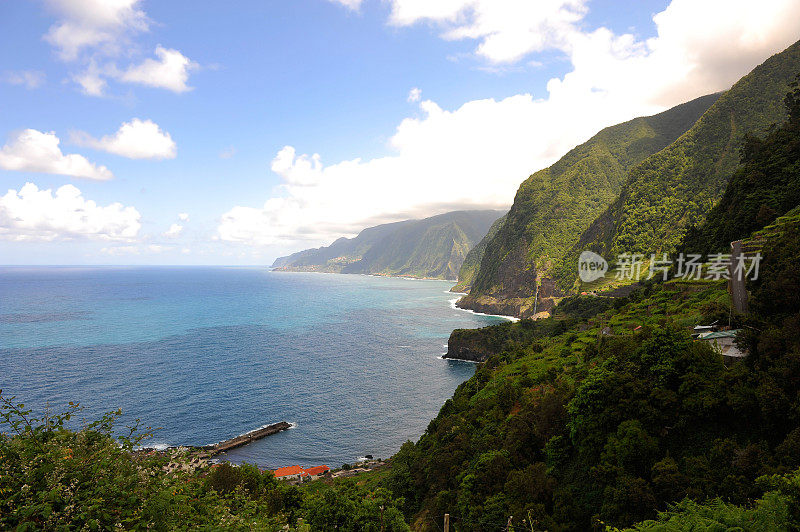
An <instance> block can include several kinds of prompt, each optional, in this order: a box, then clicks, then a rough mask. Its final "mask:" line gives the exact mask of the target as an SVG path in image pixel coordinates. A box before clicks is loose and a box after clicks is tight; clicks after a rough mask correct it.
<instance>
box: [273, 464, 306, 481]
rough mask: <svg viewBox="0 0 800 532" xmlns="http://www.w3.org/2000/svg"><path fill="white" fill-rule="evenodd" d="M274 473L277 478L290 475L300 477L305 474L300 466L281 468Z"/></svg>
mask: <svg viewBox="0 0 800 532" xmlns="http://www.w3.org/2000/svg"><path fill="white" fill-rule="evenodd" d="M273 473H274V474H275V477H276V478H281V477H288V476H290V475H300V474H301V473H303V468H302V467H300V466H299V465H293V466H288V467H279V468H278V469H276V470H275V471H273Z"/></svg>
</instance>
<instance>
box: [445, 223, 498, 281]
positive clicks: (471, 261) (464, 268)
mask: <svg viewBox="0 0 800 532" xmlns="http://www.w3.org/2000/svg"><path fill="white" fill-rule="evenodd" d="M505 221H506V217H505V215H504V216H501V217H500V218H498V219H497V220H495V222H494V223H493V224H492V226H491V227H490V228H489V232H488V233H486V236H484V237H483V238H481V241H480V242H478V243H477V244H475V247H473V248H472V249H471V250H469V253H467V256H466V257H464V262H463V264H461V268H460V269H459V270H458V282H457V283H456V285H455V286H454V287H453V288H451V289H450V291H451V292H469V290H470V288H472V283H473V282H475V276H476V275H478V268H480V266H481V261H482V260H483V255H484V254H485V253H486V245H487V244H488V243H489V241H490V240H491V239H492V238H494V235H496V234H497V232H498V231H499V230H500V227H501V226H502V225H503V223H505Z"/></svg>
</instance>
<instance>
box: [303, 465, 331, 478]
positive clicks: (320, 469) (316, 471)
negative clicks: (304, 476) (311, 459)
mask: <svg viewBox="0 0 800 532" xmlns="http://www.w3.org/2000/svg"><path fill="white" fill-rule="evenodd" d="M330 470H331V468H330V467H328V466H326V465H320V466H316V467H309V468H307V469H306V470H305V471H306V473H308V474H309V475H311V476H317V475H321V474H323V473H325V472H326V471H330Z"/></svg>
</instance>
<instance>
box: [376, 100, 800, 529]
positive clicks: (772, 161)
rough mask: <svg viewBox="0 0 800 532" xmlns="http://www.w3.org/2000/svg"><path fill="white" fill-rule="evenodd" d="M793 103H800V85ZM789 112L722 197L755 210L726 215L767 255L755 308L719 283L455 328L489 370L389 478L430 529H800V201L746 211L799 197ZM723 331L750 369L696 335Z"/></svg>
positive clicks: (674, 286) (753, 295)
mask: <svg viewBox="0 0 800 532" xmlns="http://www.w3.org/2000/svg"><path fill="white" fill-rule="evenodd" d="M787 103H788V104H789V108H790V110H792V109H800V107H795V105H796V104H798V103H800V92H794V94H793V95H792V96H790V97H789V98H787ZM790 115H791V116H792V118H791V119H790V120H789V121H788V122H787V123H785V124H783V125H782V126H780V127H778V128H776V129H772V132H771V133H770V134H769V135H768V136H767V138H765V139H764V140H763V141H760V144H759V146H760V148H762V149H766V151H761V150H760V149H758V150H756V151H754V152H753V153H751V154H749V155H748V154H747V153H746V154H745V157H744V158H743V160H742V163H741V165H740V166H739V168H738V169H737V170H736V173H735V174H734V175H735V176H736V177H735V178H734V179H732V180H731V181H730V183H729V184H728V186H727V188H726V191H725V195H724V196H723V197H725V198H728V200H727V201H729V202H732V203H737V202H739V203H741V204H742V205H750V207H748V208H740V209H727V208H726V209H720V210H719V211H718V213H719V215H720V216H722V217H724V218H725V220H726V223H727V224H728V227H730V228H733V229H731V231H733V232H732V233H731V235H733V237H734V238H736V239H743V240H744V241H745V245H746V246H748V247H751V249H752V247H753V246H757V248H758V249H760V252H761V253H762V256H763V260H762V261H761V269H760V273H759V275H758V276H755V277H749V278H748V281H747V288H748V292H749V293H750V314H749V315H740V314H736V313H734V312H731V298H730V295H729V293H728V291H727V283H726V281H725V280H717V281H709V280H684V279H672V280H669V281H667V282H662V281H660V280H659V279H658V278H657V277H656V278H655V279H653V280H649V281H646V282H645V283H644V285H643V286H640V287H638V288H636V289H635V290H634V291H633V292H632V293H631V294H630V295H629V296H628V297H625V298H616V299H615V298H608V297H584V296H572V297H569V298H566V299H564V300H562V301H561V302H560V304H559V305H558V306H557V307H556V309H555V312H554V315H553V316H551V317H549V318H547V319H543V320H537V321H532V320H521V321H519V322H517V323H505V324H502V325H498V326H493V327H486V328H483V329H471V330H456V331H453V334H452V335H451V337H450V341H449V342H448V355H449V356H451V357H453V358H463V359H468V360H475V361H484V362H483V363H482V364H481V365H480V366H478V369H477V370H476V372H475V375H474V376H473V377H472V378H471V379H470V380H468V381H467V382H465V383H464V384H462V385H461V386H459V388H458V389H457V390H456V392H455V394H454V395H453V398H452V399H450V400H448V401H447V402H446V403H445V405H444V406H443V407H442V409H441V411H440V412H439V415H438V417H437V418H436V419H434V420H433V421H432V422H431V423H430V425H429V426H428V428H427V430H426V432H425V433H424V434H423V436H422V437H421V438H420V440H419V441H418V442H417V443H416V444H413V443H411V442H408V443H406V444H405V445H404V446H403V448H402V449H401V450H400V452H399V453H398V454H397V455H395V456H394V457H393V459H392V463H393V467H392V472H391V477H390V479H389V481H388V485H389V486H390V487H391V489H392V490H393V491H394V493H395V495H396V496H398V497H403V499H404V501H405V503H406V506H405V509H404V511H405V512H406V513H407V515H409V516H414V517H416V521H415V523H418V524H420V525H421V526H419V528H420V529H422V530H435V526H432V525H428V524H427V521H429V520H430V519H429V518H430V516H438V515H441V514H442V513H445V512H447V513H450V515H451V518H453V519H455V520H457V522H459V523H463V524H464V526H463V528H462V529H463V530H482V529H483V527H484V526H485V523H487V522H491V523H495V522H499V523H502V522H504V521H505V520H506V519H507V518H508V516H509V515H513V516H515V523H517V524H521V525H522V528H524V529H533V530H589V529H607V528H606V527H609V528H608V529H610V530H615V528H614V527H625V526H630V525H631V524H633V523H635V522H637V521H642V520H645V519H653V518H657V519H658V520H659V521H660V522H661V523H660V524H659V523H655V522H652V521H651V522H647V523H643V524H641V525H640V526H639V527H637V530H640V529H641V530H689V529H692V530H695V529H698V530H699V529H703V530H706V529H708V530H711V529H714V530H717V529H719V530H728V529H731V530H733V529H734V528H736V526H737V525H741V526H743V527H744V529H746V530H751V529H752V530H793V529H796V523H797V522H798V515H800V514H799V513H798V512H797V501H796V498H797V495H796V494H797V493H798V492H797V487H796V486H797V480H798V477H797V473H796V471H797V468H798V466H800V414H798V412H800V380H798V379H797V374H798V371H800V206H798V207H796V208H794V209H792V210H789V211H788V212H787V213H786V214H785V215H783V216H781V217H778V218H777V219H775V220H773V221H772V222H771V223H768V224H767V222H764V221H757V220H756V221H753V218H752V214H753V212H755V211H757V210H760V207H757V205H758V204H759V203H760V202H761V201H762V199H763V198H768V199H769V200H770V201H772V200H776V201H777V203H776V204H780V205H782V204H784V203H790V202H792V201H794V199H793V197H792V196H791V194H793V193H794V190H795V188H794V186H793V185H791V184H790V183H797V177H798V176H797V174H796V172H795V169H796V168H797V159H796V158H795V157H794V156H787V153H792V151H791V150H790V148H792V147H795V146H796V143H797V141H798V136H797V134H796V131H795V129H794V127H795V124H794V121H795V120H796V117H795V114H794V111H791V112H790ZM792 132H794V133H792ZM767 146H768V147H767ZM767 172H770V173H772V174H774V175H775V176H776V177H775V178H774V180H772V181H771V182H770V186H768V187H765V188H764V190H761V191H760V192H759V193H760V194H763V195H760V196H758V201H755V202H748V201H743V200H749V199H752V197H753V196H752V194H754V193H755V192H754V190H753V189H747V188H745V189H744V193H743V189H742V183H741V180H743V179H744V180H746V179H747V176H749V175H759V173H761V174H765V173H767ZM787 176H794V177H788V178H787ZM761 182H762V183H763V180H762V181H761ZM787 184H788V185H787ZM737 227H739V228H745V227H746V228H752V229H742V230H737V229H735V228H737ZM751 230H752V232H751ZM741 231H745V232H741ZM712 235H713V232H712ZM729 236H730V235H728V236H725V239H726V240H727V239H728V238H729ZM714 321H717V322H719V323H726V324H730V325H731V327H732V328H733V329H738V330H739V331H738V333H737V334H736V343H737V346H738V347H739V348H740V349H742V350H743V351H744V352H746V353H747V356H746V358H744V359H738V361H734V360H730V359H728V360H725V359H724V358H723V357H722V355H721V354H720V353H719V352H717V351H716V350H715V349H714V347H713V346H712V344H710V343H709V342H704V341H700V340H696V339H693V338H692V337H691V336H690V333H691V332H692V328H693V327H694V326H695V325H698V324H707V323H711V322H714ZM787 482H788V483H790V484H787ZM775 490H778V491H779V492H781V493H776V491H775ZM765 492H769V493H765ZM787 496H788V498H785V497H787ZM776 497H781V498H782V499H783V500H777V499H776ZM715 498H716V499H717V500H710V501H709V499H715ZM759 498H763V499H762V501H760V502H759V504H758V506H757V508H759V510H758V511H755V512H751V511H749V510H748V508H750V505H751V504H752V502H753V501H754V500H756V499H759ZM680 501H682V502H680ZM692 501H697V502H698V503H704V502H705V501H709V502H707V503H706V504H705V505H702V506H701V505H698V504H696V503H694V502H692ZM722 501H724V502H722ZM678 502H680V504H678V505H677V506H674V507H671V506H670V505H671V504H675V503H678ZM765 504H766V505H767V507H769V508H767V507H765V506H764V505H765ZM735 505H738V507H737V506H735ZM787 505H789V506H788V507H787ZM670 508H671V509H670ZM665 510H670V511H669V512H667V513H662V514H660V515H657V512H659V511H661V512H663V511H665ZM426 519H427V521H426ZM523 520H524V522H522V521H523ZM790 520H791V521H792V522H793V523H794V524H795V526H789V521H790ZM667 521H668V522H669V523H670V525H671V526H667V525H665V524H664V522H667ZM723 523H724V524H725V526H722V525H723ZM736 529H738V528H736Z"/></svg>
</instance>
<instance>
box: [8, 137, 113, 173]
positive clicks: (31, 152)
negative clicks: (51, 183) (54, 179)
mask: <svg viewBox="0 0 800 532" xmlns="http://www.w3.org/2000/svg"><path fill="white" fill-rule="evenodd" d="M59 142H60V140H59V138H58V137H57V136H56V135H55V133H53V132H50V133H43V132H41V131H37V130H35V129H25V130H23V131H21V132H19V133H17V134H16V136H13V137H12V138H11V139H10V140H9V142H8V143H7V144H6V145H5V146H3V148H2V149H0V168H3V169H5V170H19V171H25V172H43V173H47V174H60V175H68V176H72V177H84V178H86V179H96V180H100V181H104V180H107V179H111V178H113V177H114V174H112V173H111V170H109V169H108V168H106V167H105V166H98V165H96V164H93V163H90V162H89V161H88V160H87V159H86V157H84V156H83V155H78V154H77V153H71V154H68V155H64V154H63V153H62V152H61V148H59V147H58V144H59Z"/></svg>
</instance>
